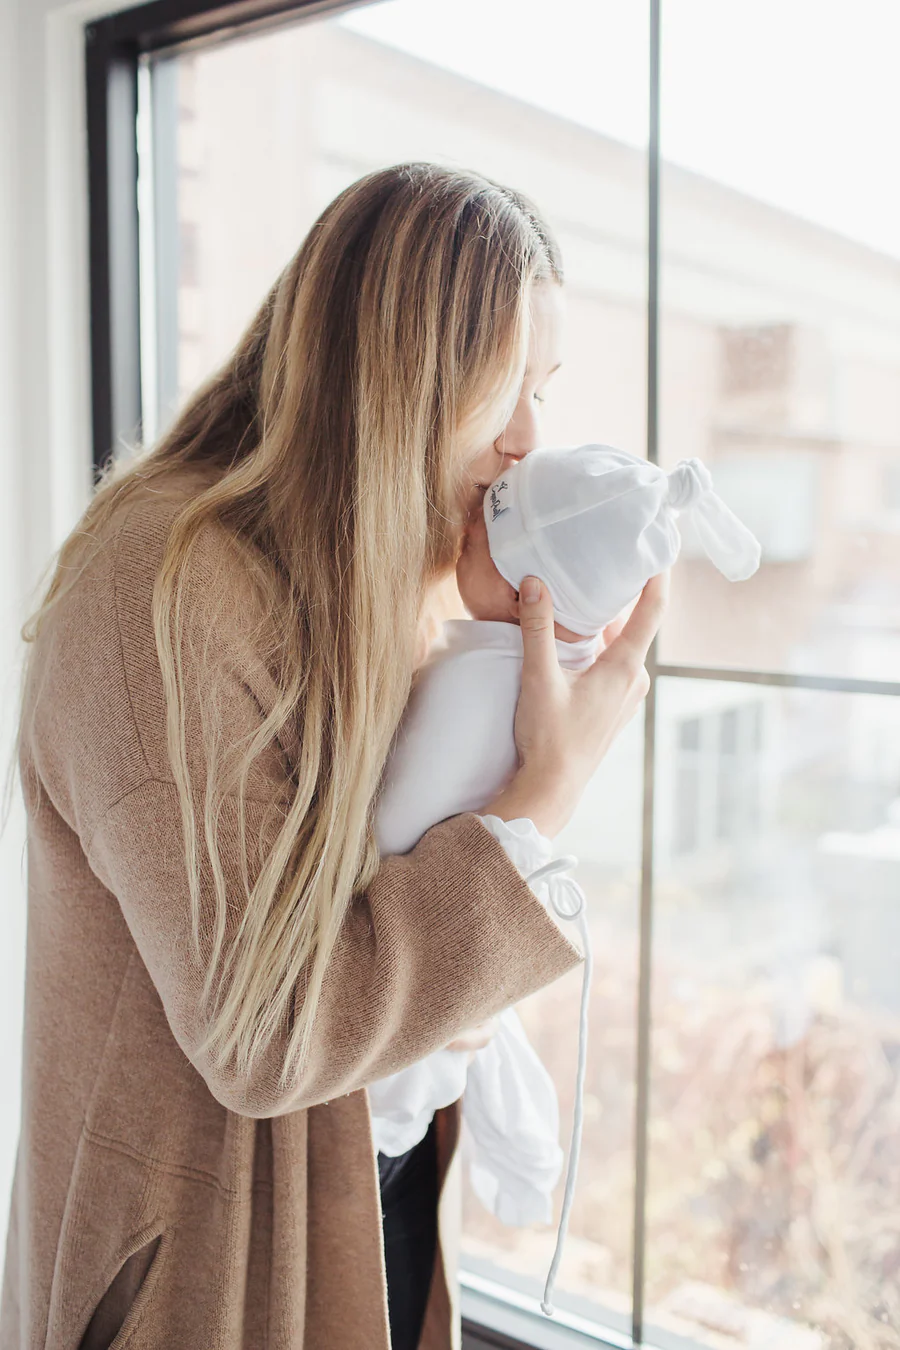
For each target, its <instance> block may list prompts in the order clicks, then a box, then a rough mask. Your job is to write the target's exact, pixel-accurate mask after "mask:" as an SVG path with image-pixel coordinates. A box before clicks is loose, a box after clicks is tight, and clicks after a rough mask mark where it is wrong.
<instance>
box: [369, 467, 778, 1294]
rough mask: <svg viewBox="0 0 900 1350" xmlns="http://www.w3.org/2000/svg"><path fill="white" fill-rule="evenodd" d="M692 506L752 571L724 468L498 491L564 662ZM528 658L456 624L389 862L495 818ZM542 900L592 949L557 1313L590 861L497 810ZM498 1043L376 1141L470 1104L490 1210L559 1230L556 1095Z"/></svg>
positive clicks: (382, 815)
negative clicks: (457, 823) (572, 871)
mask: <svg viewBox="0 0 900 1350" xmlns="http://www.w3.org/2000/svg"><path fill="white" fill-rule="evenodd" d="M682 511H690V512H691V515H692V518H693V523H694V525H695V528H696V530H697V534H698V537H699V538H700V541H701V543H702V544H703V546H704V548H705V549H706V551H707V553H708V555H709V556H710V558H711V559H712V561H713V562H714V563H715V564H716V566H717V567H718V568H719V570H720V571H722V572H723V573H724V574H725V575H726V576H728V577H729V578H730V579H731V580H740V579H743V578H745V577H748V576H750V575H752V573H753V572H754V571H755V570H756V568H757V566H758V565H759V558H760V550H759V545H758V543H757V541H756V540H755V539H754V537H753V535H752V534H750V532H749V531H748V530H747V529H746V528H745V526H743V525H742V524H741V522H740V521H739V520H738V519H737V517H736V516H734V514H733V513H732V512H731V511H730V510H729V509H728V507H727V506H725V504H724V502H722V501H721V500H720V499H719V498H718V497H717V496H716V494H715V493H714V492H713V491H712V481H711V478H710V474H709V471H708V470H707V469H706V467H705V466H704V465H703V464H702V463H701V462H700V461H699V460H686V461H683V462H682V463H681V464H679V465H678V466H677V468H676V469H675V470H673V472H672V473H666V472H665V471H664V470H662V469H660V468H659V467H658V466H656V465H653V464H650V463H648V462H647V461H646V460H642V459H638V458H636V457H635V456H634V455H629V454H627V453H626V452H625V451H621V450H616V449H613V448H612V447H610V446H602V445H588V446H581V447H578V448H573V449H568V450H535V451H532V452H531V453H530V454H529V455H526V456H525V458H524V459H522V460H521V461H519V463H518V464H516V465H514V466H512V467H511V468H510V469H509V470H508V471H507V472H506V473H505V474H503V475H502V476H501V477H500V478H498V479H497V480H496V481H495V482H494V483H493V484H492V485H491V486H490V488H489V489H488V491H487V492H486V494H485V498H484V517H485V522H486V525H487V533H488V545H489V548H490V553H491V558H492V560H493V562H494V564H495V566H496V567H497V569H498V571H499V572H500V573H501V574H502V575H503V576H504V577H505V578H506V580H507V581H508V582H509V583H510V585H512V586H513V587H514V588H515V589H518V587H519V585H520V584H521V581H522V579H523V578H524V577H525V576H528V575H532V576H537V577H540V578H541V579H542V580H543V581H544V582H545V583H546V585H547V586H548V588H549V590H550V594H551V597H552V599H553V607H554V614H555V617H556V619H557V621H558V622H559V623H561V624H562V625H563V626H564V627H566V628H568V629H570V630H571V631H573V632H575V633H579V634H582V635H583V637H582V639H581V640H580V641H576V642H571V643H568V642H562V641H557V644H556V646H557V653H558V655H559V660H560V664H561V665H562V666H564V667H567V668H569V669H572V670H579V669H583V668H584V667H586V666H588V665H590V664H592V662H593V660H594V658H595V656H596V653H597V650H598V648H599V646H600V642H601V639H600V637H599V636H598V635H599V634H600V632H601V630H602V629H603V628H604V627H605V626H606V624H607V623H609V622H610V621H611V620H612V619H614V618H615V617H616V616H617V615H618V614H620V613H621V611H622V610H623V609H624V608H625V607H626V606H627V605H628V604H629V603H630V602H631V601H632V600H634V599H635V597H636V596H637V595H638V594H639V592H640V591H641V590H642V588H643V586H644V585H645V583H646V582H647V581H648V580H649V579H650V578H651V577H652V576H655V575H657V574H658V573H659V572H662V571H665V570H666V569H667V568H669V567H671V565H672V564H673V563H674V561H675V559H676V558H677V556H678V552H679V549H680V546H681V540H680V536H679V533H678V528H677V525H676V523H675V522H676V518H677V516H678V514H679V513H680V512H682ZM522 659H523V647H522V635H521V631H520V629H519V628H518V627H517V626H516V625H515V624H511V623H497V622H490V621H484V620H453V621H451V622H449V623H447V624H445V625H444V645H443V646H442V647H438V648H437V649H436V650H435V651H434V652H433V653H432V655H431V657H430V658H429V660H428V661H427V662H426V664H425V665H424V666H423V668H422V669H421V671H420V672H419V674H418V678H417V680H416V683H415V687H414V690H413V693H412V697H411V698H410V701H409V704H408V706H407V709H406V712H405V714H404V718H403V721H402V724H401V727H400V729H399V731H398V735H397V738H396V741H395V744H394V748H393V750H392V754H391V757H390V759H389V762H388V765H387V767H386V770H385V775H384V779H383V785H382V790H381V794H380V796H379V800H378V803H377V808H376V825H375V833H376V838H377V841H378V844H379V847H380V849H381V852H382V853H383V854H391V853H405V852H407V851H408V850H409V849H410V848H412V847H413V845H414V844H415V843H416V842H417V841H418V840H419V838H420V837H421V836H422V834H424V833H425V831H426V830H427V829H429V828H430V827H431V826H432V825H434V824H437V823H438V821H441V820H444V819H446V818H448V817H449V816H453V815H457V814H459V813H460V812H462V811H474V812H479V811H483V809H484V806H485V804H486V803H487V802H489V801H490V800H491V799H492V798H493V797H494V796H495V795H496V794H497V792H498V791H499V790H500V789H501V788H502V787H503V786H504V785H505V783H506V782H507V781H508V780H509V778H510V777H511V776H512V774H513V773H514V772H515V770H516V767H517V754H516V747H515V740H514V735H513V730H514V721H515V710H516V704H517V702H518V697H519V691H520V687H521V671H522ZM481 819H482V820H483V822H484V824H485V825H486V827H487V828H488V829H490V830H491V832H492V833H493V834H494V835H495V836H496V838H497V839H498V840H499V841H500V842H501V844H502V845H503V847H504V848H505V849H506V851H507V853H508V855H509V856H510V858H511V860H512V861H513V862H514V863H515V865H516V866H517V867H518V868H519V870H520V871H521V872H522V875H523V876H524V877H525V879H526V880H527V881H528V882H529V884H531V886H532V889H533V890H534V892H535V894H536V895H537V896H538V897H539V898H540V899H541V900H543V902H544V903H545V904H548V908H549V910H550V912H551V913H552V914H554V916H556V917H560V918H565V919H571V918H573V917H577V918H578V919H579V924H580V931H581V936H582V944H583V947H584V951H585V966H584V983H583V991H582V1001H581V1010H580V1023H579V1059H578V1080H577V1084H576V1107H575V1122H574V1127H573V1134H572V1147H571V1152H570V1157H569V1172H568V1176H567V1180H566V1192H565V1198H564V1203H563V1213H562V1218H561V1220H560V1225H559V1233H558V1236H557V1244H556V1251H555V1253H554V1257H553V1263H552V1265H551V1269H550V1274H549V1276H548V1279H547V1285H546V1289H545V1295H544V1301H543V1303H542V1307H543V1309H544V1311H545V1312H548V1313H549V1312H550V1311H551V1304H550V1291H551V1287H552V1284H553V1281H554V1279H555V1275H556V1271H557V1269H558V1266H559V1260H560V1256H561V1251H562V1243H563V1240H564V1236H565V1231H566V1225H567V1220H568V1213H569V1210H570V1207H571V1201H572V1194H573V1189H574V1182H575V1175H576V1170H577V1163H578V1154H579V1149H580V1142H581V1114H582V1113H581V1103H582V1093H583V1085H584V1074H585V1063H586V1036H587V997H588V989H589V983H590V972H591V953H590V941H589V936H588V930H587V926H586V922H585V916H584V897H583V894H582V892H581V891H580V888H579V887H578V886H577V884H576V883H574V882H573V881H571V880H570V879H569V878H567V877H565V876H564V875H562V873H563V872H564V871H565V870H568V868H569V867H570V866H572V865H574V864H575V862H576V860H575V859H571V858H568V859H562V860H559V861H554V860H552V848H551V845H550V843H549V841H548V840H546V839H544V838H543V837H542V836H541V835H540V834H539V833H538V831H537V830H536V828H535V826H534V825H533V823H532V822H531V821H527V820H518V821H511V822H504V821H502V820H499V819H498V818H497V817H493V816H482V817H481ZM498 1021H499V1026H498V1030H497V1033H496V1034H495V1036H494V1037H493V1039H492V1040H491V1042H490V1043H489V1044H488V1045H486V1046H484V1047H483V1048H482V1049H481V1050H479V1051H478V1052H477V1053H476V1055H475V1056H474V1058H473V1060H472V1062H471V1065H469V1064H467V1056H466V1055H465V1054H461V1053H458V1052H454V1051H450V1050H439V1051H436V1052H435V1053H434V1054H432V1055H429V1056H428V1057H427V1058H426V1059H424V1060H421V1061H419V1062H418V1063H417V1064H413V1065H411V1066H409V1068H407V1069H403V1070H401V1071H400V1072H398V1073H396V1074H393V1075H391V1076H390V1077H389V1078H386V1079H382V1080H381V1081H380V1082H377V1083H373V1084H372V1085H371V1086H370V1087H369V1090H368V1091H369V1099H370V1105H371V1109H372V1118H373V1132H374V1136H375V1142H376V1144H377V1147H378V1148H379V1149H380V1150H381V1151H382V1152H384V1153H388V1154H399V1153H402V1152H405V1151H406V1150H407V1149H409V1148H411V1147H413V1145H414V1144H416V1143H417V1142H418V1141H419V1140H420V1139H421V1138H422V1137H423V1136H424V1134H425V1131H426V1130H427V1128H428V1124H429V1122H430V1120H431V1118H432V1116H433V1114H434V1112H435V1110H437V1109H438V1108H439V1107H441V1106H445V1105H448V1104H449V1103H450V1102H452V1101H455V1100H457V1099H458V1098H459V1097H460V1096H461V1095H462V1096H463V1120H464V1124H465V1125H466V1126H467V1128H468V1131H469V1134H470V1136H471V1139H472V1140H473V1141H474V1157H473V1159H472V1162H471V1167H470V1176H471V1180H472V1184H473V1188H474V1189H475V1191H476V1193H477V1194H478V1196H479V1198H480V1199H481V1200H482V1202H483V1203H484V1204H485V1205H486V1206H487V1208H488V1209H489V1210H490V1211H491V1212H492V1213H494V1214H495V1215H496V1216H497V1217H498V1218H500V1219H501V1220H503V1221H504V1222H507V1223H513V1224H525V1223H530V1222H534V1221H537V1220H544V1221H547V1220H549V1218H550V1214H551V1199H550V1197H551V1193H552V1190H553V1188H554V1186H555V1185H556V1182H557V1180H558V1178H559V1174H560V1171H561V1168H562V1152H561V1150H560V1147H559V1142H558V1129H559V1118H558V1108H557V1102H556V1093H555V1090H554V1087H553V1083H552V1081H551V1080H550V1077H549V1075H548V1074H547V1072H546V1070H545V1069H544V1067H543V1065H541V1063H540V1061H539V1060H538V1058H537V1056H536V1055H535V1053H534V1051H533V1050H532V1048H531V1046H530V1045H529V1044H528V1041H527V1039H526V1037H525V1034H524V1031H523V1029H522V1027H521V1024H520V1022H519V1019H518V1017H517V1016H516V1014H515V1012H514V1011H513V1010H512V1009H507V1010H506V1011H505V1012H503V1013H501V1015H500V1017H499V1019H498Z"/></svg>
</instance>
